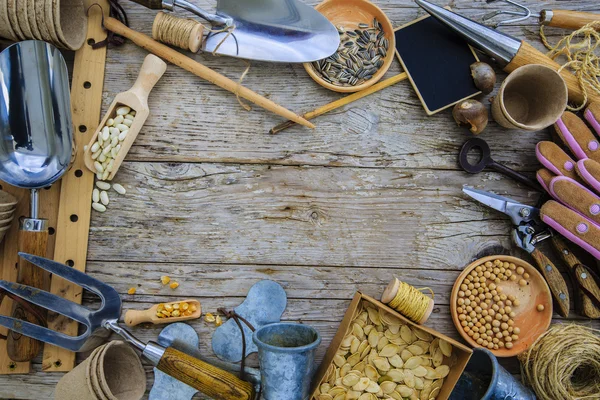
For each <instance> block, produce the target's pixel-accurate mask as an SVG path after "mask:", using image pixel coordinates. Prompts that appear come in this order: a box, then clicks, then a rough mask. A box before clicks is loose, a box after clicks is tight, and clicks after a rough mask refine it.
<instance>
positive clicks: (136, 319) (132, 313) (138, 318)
mask: <svg viewBox="0 0 600 400" xmlns="http://www.w3.org/2000/svg"><path fill="white" fill-rule="evenodd" d="M181 303H188V304H189V305H192V304H193V305H195V306H196V311H194V312H193V313H192V315H188V316H181V317H165V318H158V317H157V316H156V312H157V310H158V306H159V305H160V304H156V305H154V306H152V307H150V308H149V309H147V310H143V311H139V310H127V312H126V313H125V324H126V325H127V326H136V325H139V324H143V323H145V322H151V323H153V324H155V325H156V324H170V323H172V322H181V321H189V320H191V319H196V318H200V315H202V306H201V305H200V302H199V301H197V300H181V301H170V302H168V303H163V305H167V304H170V305H173V304H181Z"/></svg>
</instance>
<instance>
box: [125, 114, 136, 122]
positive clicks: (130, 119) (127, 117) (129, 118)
mask: <svg viewBox="0 0 600 400" xmlns="http://www.w3.org/2000/svg"><path fill="white" fill-rule="evenodd" d="M134 118H135V117H134V116H133V115H131V114H127V115H126V116H125V119H127V120H129V121H133V119H134Z"/></svg>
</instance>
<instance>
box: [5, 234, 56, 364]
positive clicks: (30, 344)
mask: <svg viewBox="0 0 600 400" xmlns="http://www.w3.org/2000/svg"><path fill="white" fill-rule="evenodd" d="M18 243H19V245H18V248H19V251H22V252H25V253H29V254H34V255H38V256H46V251H47V249H48V231H47V230H45V231H41V232H30V231H25V230H20V231H19V239H18ZM17 282H18V283H22V284H24V285H28V286H33V287H36V288H40V289H46V290H47V289H48V284H49V275H48V273H47V272H46V271H44V270H43V269H41V268H39V267H37V266H35V265H33V264H31V263H29V262H28V261H25V260H23V259H22V258H21V259H19V266H18V275H17ZM31 307H32V308H33V309H35V310H36V311H37V312H38V313H39V314H40V315H46V309H45V308H43V307H38V306H34V305H32V306H31ZM12 316H13V317H14V318H18V319H22V320H24V321H27V322H31V323H34V324H38V325H39V324H40V322H41V321H39V320H38V318H37V317H36V316H35V315H33V314H32V313H31V312H29V311H27V310H26V309H25V308H23V306H21V305H20V304H18V303H16V302H15V305H14V307H13V312H12ZM42 345H43V343H42V342H39V341H37V340H34V339H31V338H30V337H27V336H23V335H21V334H20V333H16V332H12V331H10V332H9V333H8V338H7V343H6V348H7V353H8V356H9V357H10V359H11V360H13V361H31V360H32V359H34V358H35V357H36V356H37V355H38V354H39V352H40V351H41V350H42Z"/></svg>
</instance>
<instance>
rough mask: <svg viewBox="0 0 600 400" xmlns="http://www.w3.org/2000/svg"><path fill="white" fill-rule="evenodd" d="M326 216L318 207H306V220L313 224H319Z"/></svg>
mask: <svg viewBox="0 0 600 400" xmlns="http://www.w3.org/2000/svg"><path fill="white" fill-rule="evenodd" d="M326 217H327V216H326V215H325V213H324V212H323V211H321V210H319V209H316V208H314V207H311V208H309V209H308V222H310V223H311V224H313V225H317V226H321V225H322V224H323V223H324V222H325V220H326V219H327V218H326Z"/></svg>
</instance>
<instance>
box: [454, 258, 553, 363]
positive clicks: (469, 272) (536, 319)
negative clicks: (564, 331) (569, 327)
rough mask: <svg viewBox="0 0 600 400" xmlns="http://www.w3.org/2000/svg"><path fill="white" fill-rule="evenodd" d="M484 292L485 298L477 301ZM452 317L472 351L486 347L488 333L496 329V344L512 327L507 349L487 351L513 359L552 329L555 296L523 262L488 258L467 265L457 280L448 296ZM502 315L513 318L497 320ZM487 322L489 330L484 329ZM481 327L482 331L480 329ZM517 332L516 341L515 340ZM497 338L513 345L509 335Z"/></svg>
mask: <svg viewBox="0 0 600 400" xmlns="http://www.w3.org/2000/svg"><path fill="white" fill-rule="evenodd" d="M480 288H481V289H480ZM481 294H483V295H484V296H483V297H484V298H483V299H481V298H479V295H481ZM490 295H491V297H490ZM486 296H487V297H486ZM496 296H498V297H496ZM475 298H478V299H477V300H475ZM488 300H489V301H488ZM507 300H508V301H507ZM483 303H485V306H482V304H483ZM493 306H496V307H498V309H495V308H492V307H493ZM468 307H470V308H468ZM508 307H510V308H508ZM538 307H539V308H538ZM500 309H502V311H500V312H499V311H498V310H500ZM489 310H494V312H493V313H491V312H490V311H489ZM465 311H466V312H465ZM450 313H451V314H452V321H453V322H454V325H455V326H456V329H457V330H458V332H459V333H460V334H461V336H462V337H463V339H465V340H466V341H467V343H469V345H471V346H472V347H487V346H485V343H481V342H482V341H483V340H482V339H483V338H482V337H485V338H486V339H485V340H486V341H487V337H488V333H489V331H492V338H491V339H490V341H492V340H493V338H494V337H496V335H497V334H498V332H501V334H502V333H503V332H504V331H505V330H508V327H510V328H511V329H510V331H511V332H509V335H507V336H511V340H510V345H509V348H507V347H506V346H504V345H503V346H502V347H499V348H490V347H487V348H488V350H490V351H491V352H492V353H493V354H494V355H495V356H496V357H513V356H516V355H518V354H520V353H522V352H524V351H525V350H527V348H529V346H531V344H532V343H533V342H535V340H536V339H537V338H538V337H539V336H540V335H542V334H543V333H544V332H545V331H546V330H547V329H548V327H549V326H550V322H551V321H552V294H551V293H550V288H549V287H548V284H547V283H546V281H545V280H544V277H543V276H542V275H541V274H540V273H539V272H538V271H537V269H535V267H533V266H532V265H531V264H529V263H528V262H526V261H525V260H521V259H520V258H516V257H511V256H504V255H497V256H489V257H484V258H480V259H479V260H476V261H474V262H472V263H471V264H469V265H468V266H467V267H466V268H465V269H464V270H463V272H462V273H461V274H460V275H459V277H458V278H457V279H456V282H455V283H454V287H453V288H452V294H451V296H450ZM500 313H501V315H502V317H504V315H505V314H511V316H510V318H506V319H501V318H502V317H501V318H499V319H496V318H495V317H496V316H497V315H496V314H500ZM489 315H491V319H490V318H488V316H489ZM486 318H487V319H488V320H489V321H488V320H486ZM482 319H483V322H485V323H482V321H481V320H482ZM496 321H497V322H496ZM511 321H512V322H511ZM498 322H499V323H498ZM488 323H489V325H490V326H486V325H487V324H488ZM465 324H472V325H473V326H469V325H467V327H468V329H467V327H465ZM504 324H506V325H504ZM482 326H483V327H484V328H485V329H484V330H481V329H482V328H481V327H482ZM488 328H489V329H488ZM516 329H518V330H517V331H516V332H515V330H516ZM484 334H485V336H484ZM514 334H517V336H518V338H516V339H513V337H512V335H514ZM496 339H497V340H498V341H502V342H503V343H507V344H508V343H509V342H507V341H506V337H505V336H503V337H502V338H501V339H500V338H496ZM478 341H479V342H480V343H478ZM488 344H489V341H488Z"/></svg>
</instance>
